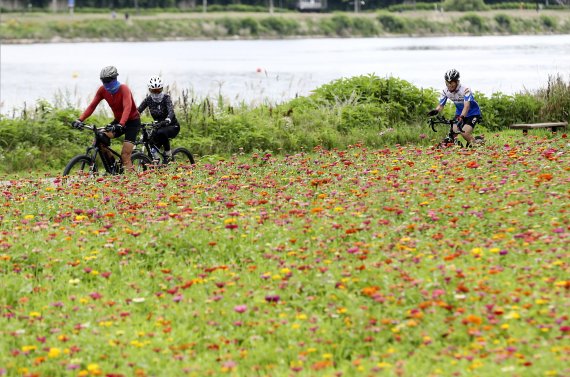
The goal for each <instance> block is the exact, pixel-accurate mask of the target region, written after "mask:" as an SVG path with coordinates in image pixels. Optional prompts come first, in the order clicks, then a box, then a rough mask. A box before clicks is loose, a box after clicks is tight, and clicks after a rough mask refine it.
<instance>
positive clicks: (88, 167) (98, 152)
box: [63, 124, 152, 178]
mask: <svg viewBox="0 0 570 377" xmlns="http://www.w3.org/2000/svg"><path fill="white" fill-rule="evenodd" d="M83 128H86V129H88V130H91V131H93V134H94V135H95V139H94V140H93V144H92V145H91V146H89V147H87V149H86V151H85V154H80V155H77V156H75V157H73V158H72V159H71V160H70V161H69V162H68V163H67V165H66V166H65V169H63V175H64V176H82V177H89V178H90V177H96V176H98V175H99V172H100V169H99V166H98V161H99V160H100V161H101V163H102V165H103V169H104V171H105V172H106V173H107V174H109V175H118V174H123V173H124V168H123V161H122V159H121V155H120V153H118V152H116V151H114V150H113V149H111V147H110V145H109V144H110V140H109V138H108V137H107V135H105V134H104V133H103V131H104V130H105V128H104V127H103V128H97V126H95V125H89V124H85V125H84V126H83ZM109 154H110V155H113V156H114V157H115V159H114V161H113V159H112V158H111V157H110V156H109ZM97 157H99V159H97ZM131 161H132V163H133V166H134V168H135V172H141V171H145V170H147V168H148V166H149V165H151V164H152V160H151V159H150V158H148V156H146V155H145V154H143V153H135V152H133V154H132V155H131Z"/></svg>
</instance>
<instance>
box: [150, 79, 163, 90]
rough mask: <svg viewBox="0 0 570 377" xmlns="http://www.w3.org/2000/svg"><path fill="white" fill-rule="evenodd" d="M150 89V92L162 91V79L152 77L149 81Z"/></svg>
mask: <svg viewBox="0 0 570 377" xmlns="http://www.w3.org/2000/svg"><path fill="white" fill-rule="evenodd" d="M148 88H149V89H150V90H153V89H162V79H161V78H160V76H152V77H151V78H150V80H148Z"/></svg>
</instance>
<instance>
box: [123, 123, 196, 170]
mask: <svg viewBox="0 0 570 377" xmlns="http://www.w3.org/2000/svg"><path fill="white" fill-rule="evenodd" d="M159 128H160V123H159V122H154V123H143V124H141V136H140V137H139V140H137V142H136V143H135V151H136V152H137V153H140V154H143V155H144V156H145V157H147V158H148V159H150V160H151V161H152V163H153V164H154V165H163V164H164V165H166V164H169V163H176V164H180V165H194V164H195V161H194V156H192V153H190V151H189V150H188V149H186V148H184V147H178V148H174V149H173V150H172V155H171V156H167V155H166V154H165V153H164V150H161V148H160V147H159V146H157V145H156V143H155V142H154V139H153V135H154V133H155V132H156V131H157V130H158V129H159ZM133 153H134V151H133Z"/></svg>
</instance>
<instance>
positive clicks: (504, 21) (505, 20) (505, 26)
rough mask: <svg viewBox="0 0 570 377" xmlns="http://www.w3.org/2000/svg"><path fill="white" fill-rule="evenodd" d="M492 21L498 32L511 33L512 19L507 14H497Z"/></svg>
mask: <svg viewBox="0 0 570 377" xmlns="http://www.w3.org/2000/svg"><path fill="white" fill-rule="evenodd" d="M494 19H495V22H496V23H497V25H498V28H499V30H500V31H504V32H509V33H510V32H512V31H513V19H512V17H511V16H509V15H508V14H505V13H499V14H497V15H495V17H494Z"/></svg>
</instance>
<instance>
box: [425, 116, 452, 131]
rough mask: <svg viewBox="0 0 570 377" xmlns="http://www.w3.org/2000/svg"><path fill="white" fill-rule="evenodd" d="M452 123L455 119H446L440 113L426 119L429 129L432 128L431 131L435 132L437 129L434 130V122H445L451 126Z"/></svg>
mask: <svg viewBox="0 0 570 377" xmlns="http://www.w3.org/2000/svg"><path fill="white" fill-rule="evenodd" d="M454 123H455V120H454V119H446V118H444V117H443V116H442V115H437V116H435V117H432V118H429V119H428V124H429V125H430V127H431V130H432V131H433V132H437V131H436V130H435V125H436V124H446V125H448V126H453V124H454Z"/></svg>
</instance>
